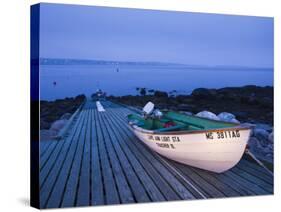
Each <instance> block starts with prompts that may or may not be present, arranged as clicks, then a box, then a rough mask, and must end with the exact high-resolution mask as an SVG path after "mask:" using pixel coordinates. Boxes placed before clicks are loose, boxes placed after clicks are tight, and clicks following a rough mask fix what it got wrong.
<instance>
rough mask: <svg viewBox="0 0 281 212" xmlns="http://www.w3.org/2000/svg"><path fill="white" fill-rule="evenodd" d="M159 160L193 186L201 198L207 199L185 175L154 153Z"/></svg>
mask: <svg viewBox="0 0 281 212" xmlns="http://www.w3.org/2000/svg"><path fill="white" fill-rule="evenodd" d="M155 155H156V156H157V157H158V158H159V160H161V161H162V162H163V163H165V164H166V166H168V167H169V168H170V169H172V170H173V171H174V172H175V173H176V174H177V175H178V176H180V177H181V178H182V180H183V181H184V182H186V183H187V184H188V185H189V186H190V187H191V188H193V189H194V190H195V191H196V192H197V193H198V194H199V195H200V196H201V197H202V198H203V199H207V197H206V196H205V195H204V194H203V193H202V192H201V191H199V190H198V189H197V188H196V187H195V186H194V185H193V184H192V183H191V182H190V181H188V180H187V179H186V177H184V176H183V175H182V174H181V173H180V172H179V171H178V170H177V169H176V168H175V167H173V166H172V165H171V164H170V163H169V162H167V161H166V160H165V159H163V158H162V157H161V156H160V155H158V154H155Z"/></svg>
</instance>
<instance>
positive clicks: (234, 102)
mask: <svg viewBox="0 0 281 212" xmlns="http://www.w3.org/2000/svg"><path fill="white" fill-rule="evenodd" d="M139 92H140V95H137V96H131V95H128V96H121V97H114V96H110V97H109V99H110V100H112V101H115V102H119V103H122V104H126V105H129V106H133V107H137V108H139V109H141V108H142V107H143V106H144V105H145V104H146V103H147V102H148V101H152V102H153V103H154V104H155V105H156V106H157V108H158V109H162V110H163V109H168V110H176V111H182V112H185V113H188V114H194V115H198V116H203V117H207V118H211V119H216V120H224V121H231V122H236V123H238V122H239V123H249V124H254V125H255V127H254V129H253V131H252V135H251V138H250V140H249V149H250V151H251V152H253V153H254V154H255V155H256V156H257V157H258V158H259V159H261V160H263V161H267V162H269V163H272V162H273V146H274V145H273V144H274V142H273V134H274V132H273V131H274V130H273V87H270V86H266V87H260V86H254V85H248V86H244V87H226V88H221V89H207V88H198V89H195V90H193V92H192V93H191V94H190V95H171V93H167V92H163V91H157V90H156V91H155V90H149V91H148V90H147V89H146V88H139ZM147 94H148V95H147Z"/></svg>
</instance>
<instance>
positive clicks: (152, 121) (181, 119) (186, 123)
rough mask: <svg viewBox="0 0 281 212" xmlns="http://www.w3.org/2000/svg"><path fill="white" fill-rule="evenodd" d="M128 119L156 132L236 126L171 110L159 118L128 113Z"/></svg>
mask: <svg viewBox="0 0 281 212" xmlns="http://www.w3.org/2000/svg"><path fill="white" fill-rule="evenodd" d="M128 120H129V121H131V122H133V123H134V124H136V125H137V126H138V127H141V128H143V129H146V130H153V131H156V132H166V131H182V130H209V129H219V128H226V127H234V126H237V124H235V123H228V122H220V121H215V120H210V119H205V118H200V117H196V116H191V115H186V114H182V113H177V112H173V111H168V112H164V113H163V116H162V117H161V118H160V119H157V118H150V117H148V118H146V119H145V118H143V117H141V116H140V115H136V114H130V115H128Z"/></svg>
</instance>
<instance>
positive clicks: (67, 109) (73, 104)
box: [40, 95, 86, 141]
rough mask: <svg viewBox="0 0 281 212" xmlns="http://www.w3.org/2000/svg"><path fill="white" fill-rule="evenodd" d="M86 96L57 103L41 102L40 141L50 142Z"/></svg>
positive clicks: (56, 101) (57, 101)
mask: <svg viewBox="0 0 281 212" xmlns="http://www.w3.org/2000/svg"><path fill="white" fill-rule="evenodd" d="M85 98H86V96H85V95H78V96H76V97H72V98H65V99H57V100H55V101H40V139H41V141H42V140H50V139H52V137H54V136H56V135H57V134H58V132H59V131H60V130H61V129H62V128H63V126H65V124H66V123H67V120H68V119H69V118H70V117H71V115H72V114H73V113H74V112H75V111H76V110H77V108H78V107H79V106H80V105H81V103H82V102H83V101H84V100H85Z"/></svg>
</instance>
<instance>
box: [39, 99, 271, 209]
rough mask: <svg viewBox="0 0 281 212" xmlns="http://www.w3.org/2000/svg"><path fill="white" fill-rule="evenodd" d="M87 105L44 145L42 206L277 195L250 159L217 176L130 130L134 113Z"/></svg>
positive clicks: (116, 107)
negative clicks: (160, 152)
mask: <svg viewBox="0 0 281 212" xmlns="http://www.w3.org/2000/svg"><path fill="white" fill-rule="evenodd" d="M102 105H103V107H104V108H105V112H98V110H97V108H96V104H95V102H92V101H87V102H86V103H85V105H84V106H83V107H82V109H81V110H80V111H79V112H78V113H77V114H76V115H75V117H73V118H72V120H71V123H70V125H69V126H68V129H67V132H66V133H65V134H64V135H63V136H62V137H61V138H60V139H59V140H56V141H55V140H54V141H44V142H41V143H40V204H41V208H55V207H73V206H88V205H109V204H126V203H138V202H159V201H171V200H172V201H173V200H192V199H206V198H221V197H237V196H251V195H268V194H273V177H272V176H271V175H270V174H268V173H267V172H266V171H265V170H264V169H263V168H262V167H260V166H258V165H257V164H256V163H254V162H252V161H250V160H247V159H246V158H245V157H244V158H243V159H242V160H241V161H240V162H239V164H238V165H237V166H235V167H234V168H233V169H231V170H229V171H227V172H225V173H222V174H215V173H211V172H208V171H204V170H200V169H197V168H193V167H190V166H187V165H183V164H179V163H177V162H174V161H171V160H168V159H166V158H164V157H162V156H160V155H158V154H156V153H155V152H153V151H151V150H150V149H148V148H147V147H146V146H145V145H144V144H143V143H141V141H139V140H138V139H137V138H136V137H135V136H134V134H133V133H132V132H131V131H130V130H129V128H128V126H127V123H126V115H127V114H129V113H132V112H133V111H132V110H130V109H128V108H126V107H123V106H120V105H117V104H114V103H112V102H109V101H106V102H102Z"/></svg>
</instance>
